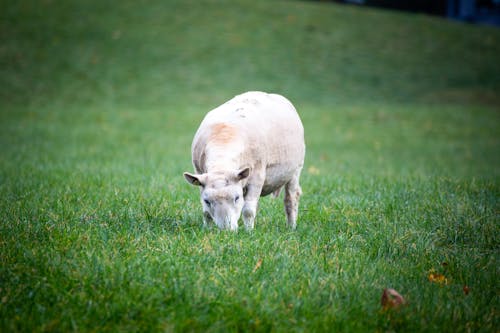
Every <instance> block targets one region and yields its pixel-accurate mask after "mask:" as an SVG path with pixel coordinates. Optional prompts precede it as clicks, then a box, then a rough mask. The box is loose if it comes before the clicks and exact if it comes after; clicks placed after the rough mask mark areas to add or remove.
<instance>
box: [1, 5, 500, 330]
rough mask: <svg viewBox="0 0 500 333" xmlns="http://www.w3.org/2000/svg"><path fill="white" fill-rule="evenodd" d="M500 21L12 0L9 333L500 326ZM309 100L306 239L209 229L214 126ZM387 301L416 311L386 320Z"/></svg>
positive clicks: (4, 254) (267, 205)
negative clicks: (205, 138)
mask: <svg viewBox="0 0 500 333" xmlns="http://www.w3.org/2000/svg"><path fill="white" fill-rule="evenodd" d="M499 59H500V30H499V29H496V28H491V27H484V26H473V25H466V24H461V23H457V22H450V21H446V20H443V19H440V18H433V17H428V16H425V15H417V14H408V13H400V12H390V11H389V12H386V11H381V10H374V9H367V8H359V7H353V6H342V5H338V4H331V3H321V2H313V1H272V2H271V1H246V0H233V1H174V0H169V1H160V0H158V1H156V0H151V1H132V0H130V1H129V0H126V1H114V2H113V1H110V2H103V1H97V0H96V1H93V0H91V1H77V0H71V1H25V0H23V1H4V2H3V3H2V5H1V9H0V87H1V89H0V331H1V332H17V331H21V332H44V331H55V332H67V331H82V332H86V331H97V332H106V331H110V332H117V331H132V332H133V331H141V332H150V331H152V332H154V331H166V332H177V331H194V332H227V331H229V332H232V331H266V332H268V331H273V332H274V331H277V332H294V331H298V332H375V331H396V332H413V331H415V332H418V331H425V332H429V331H431V332H432V331H434V332H497V331H498V330H499V327H500V318H499V316H500V313H499V307H500V301H499V294H500V288H499V283H498V276H499V267H500V239H499V238H500V220H499V210H500V198H499V196H500V164H499V163H500V151H499V144H500V134H499V133H500V61H499ZM248 90H264V91H270V92H277V93H281V94H283V95H285V96H287V97H288V98H289V99H290V100H291V101H292V102H293V103H294V104H295V105H296V107H297V109H298V111H299V113H300V115H301V117H302V120H303V123H304V127H305V133H306V134H305V135H306V144H307V154H306V162H305V167H304V171H303V175H302V178H301V183H302V189H303V192H304V195H303V197H302V201H301V206H300V212H299V219H298V227H297V230H296V231H291V230H289V229H288V228H287V227H286V222H285V221H286V219H285V215H284V209H283V204H282V198H280V199H273V198H271V197H265V198H262V200H261V202H260V206H259V211H258V215H257V219H256V228H255V230H254V231H252V232H247V231H245V230H243V228H241V230H240V231H238V232H236V233H234V232H228V231H219V230H218V229H217V228H215V227H214V226H211V227H209V228H203V227H202V214H201V204H200V202H199V191H198V190H197V189H196V188H194V187H192V186H190V185H188V184H187V183H186V182H185V181H184V179H183V177H182V172H183V171H191V170H192V166H191V161H190V145H191V139H192V137H193V135H194V132H195V131H196V128H197V126H198V124H199V123H200V121H201V119H202V117H203V116H204V114H205V113H206V112H207V111H209V110H210V109H212V108H214V107H216V106H217V105H219V104H221V103H223V102H224V101H226V100H228V99H230V98H231V97H233V96H234V95H236V94H239V93H241V92H244V91H248ZM386 288H393V289H395V290H396V291H397V292H399V293H400V294H401V295H402V296H403V298H404V299H405V301H406V303H405V305H401V306H395V307H390V306H386V307H384V306H382V304H381V296H382V292H383V290H384V289H386Z"/></svg>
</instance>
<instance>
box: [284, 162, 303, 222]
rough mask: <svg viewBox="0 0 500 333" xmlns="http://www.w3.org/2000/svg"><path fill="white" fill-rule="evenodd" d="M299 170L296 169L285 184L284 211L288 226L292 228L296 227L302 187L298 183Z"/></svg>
mask: <svg viewBox="0 0 500 333" xmlns="http://www.w3.org/2000/svg"><path fill="white" fill-rule="evenodd" d="M300 171H301V169H299V170H297V171H296V172H295V174H294V176H293V178H292V180H290V181H289V182H288V183H287V184H286V185H285V200H284V202H285V212H286V218H287V222H288V226H289V227H290V228H292V229H295V228H296V227H297V215H298V211H299V199H300V196H301V194H302V189H301V188H300V184H299V177H300Z"/></svg>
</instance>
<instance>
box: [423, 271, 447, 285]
mask: <svg viewBox="0 0 500 333" xmlns="http://www.w3.org/2000/svg"><path fill="white" fill-rule="evenodd" d="M428 278H429V281H430V282H435V283H439V284H448V279H447V278H446V276H444V275H443V274H439V273H434V272H431V273H429V276H428Z"/></svg>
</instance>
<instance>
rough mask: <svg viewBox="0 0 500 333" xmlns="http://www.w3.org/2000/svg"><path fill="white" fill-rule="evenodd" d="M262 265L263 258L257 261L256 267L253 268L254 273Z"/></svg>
mask: <svg viewBox="0 0 500 333" xmlns="http://www.w3.org/2000/svg"><path fill="white" fill-rule="evenodd" d="M261 265H262V258H261V259H259V260H258V261H257V263H256V264H255V267H254V268H253V271H252V273H255V272H256V271H257V270H258V269H259V268H260V266H261Z"/></svg>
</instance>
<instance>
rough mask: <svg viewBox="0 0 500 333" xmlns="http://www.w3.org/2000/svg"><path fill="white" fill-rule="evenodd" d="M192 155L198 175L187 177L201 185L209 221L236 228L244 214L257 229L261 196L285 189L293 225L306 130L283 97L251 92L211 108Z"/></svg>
mask: <svg viewBox="0 0 500 333" xmlns="http://www.w3.org/2000/svg"><path fill="white" fill-rule="evenodd" d="M191 153H192V161H193V166H194V168H195V170H196V174H191V173H188V172H185V173H184V177H185V178H186V180H187V181H188V182H189V183H190V184H193V185H198V186H200V188H201V203H202V205H203V216H204V219H203V220H204V223H205V224H207V223H208V221H210V220H214V221H215V224H216V225H217V226H218V227H219V228H220V229H230V230H237V229H238V220H239V218H240V215H241V213H242V212H243V222H244V225H245V227H246V229H253V227H254V220H255V215H256V212H257V204H258V201H259V197H261V196H266V195H268V194H270V193H274V194H275V195H276V196H277V195H279V193H280V190H281V188H282V187H284V188H285V199H284V203H285V211H286V216H287V221H288V225H289V226H290V227H291V228H292V229H295V227H296V221H297V213H298V207H299V197H300V195H301V194H302V191H301V188H300V185H299V177H300V172H301V170H302V167H303V165H304V156H305V143H304V128H303V126H302V122H301V120H300V118H299V115H298V114H297V111H296V110H295V108H294V106H293V105H292V103H290V101H288V100H287V99H286V98H285V97H283V96H280V95H276V94H267V93H264V92H256V91H255V92H254V91H252V92H247V93H244V94H241V95H238V96H236V97H234V98H233V99H231V100H229V101H228V102H226V103H225V104H223V105H221V106H219V107H217V108H216V109H214V110H212V111H210V112H209V113H208V114H207V115H206V116H205V118H204V119H203V121H202V122H201V124H200V127H199V128H198V131H197V132H196V134H195V136H194V139H193V143H192V146H191Z"/></svg>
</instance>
